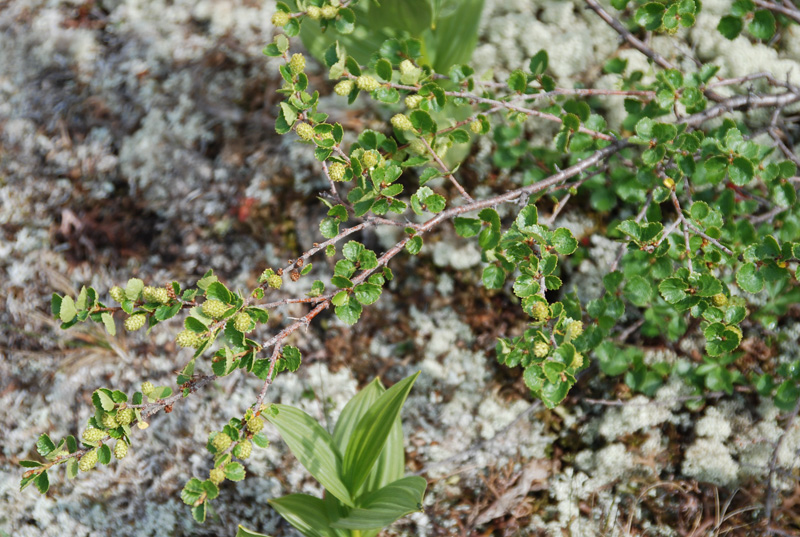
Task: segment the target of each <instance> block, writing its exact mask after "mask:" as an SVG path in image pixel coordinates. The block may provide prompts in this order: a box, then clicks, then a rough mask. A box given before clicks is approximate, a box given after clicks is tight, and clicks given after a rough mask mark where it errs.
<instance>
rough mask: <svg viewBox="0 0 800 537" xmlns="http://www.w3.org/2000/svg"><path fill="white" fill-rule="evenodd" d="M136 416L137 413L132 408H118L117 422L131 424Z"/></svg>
mask: <svg viewBox="0 0 800 537" xmlns="http://www.w3.org/2000/svg"><path fill="white" fill-rule="evenodd" d="M135 417H136V413H135V412H134V411H133V409H132V408H123V409H121V410H117V423H119V424H120V425H130V424H131V423H132V422H133V419H134V418H135Z"/></svg>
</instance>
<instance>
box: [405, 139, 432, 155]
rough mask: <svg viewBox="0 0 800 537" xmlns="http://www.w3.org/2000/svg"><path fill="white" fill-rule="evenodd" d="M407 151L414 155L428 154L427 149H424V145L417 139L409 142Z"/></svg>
mask: <svg viewBox="0 0 800 537" xmlns="http://www.w3.org/2000/svg"><path fill="white" fill-rule="evenodd" d="M408 149H409V151H411V152H412V153H414V154H416V155H424V154H425V153H427V152H428V148H427V147H425V143H424V142H423V141H422V140H420V139H419V138H415V139H413V140H411V142H409V144H408Z"/></svg>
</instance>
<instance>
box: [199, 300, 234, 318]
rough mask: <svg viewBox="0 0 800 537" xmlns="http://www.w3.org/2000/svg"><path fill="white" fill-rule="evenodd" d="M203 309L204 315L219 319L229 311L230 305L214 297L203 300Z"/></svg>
mask: <svg viewBox="0 0 800 537" xmlns="http://www.w3.org/2000/svg"><path fill="white" fill-rule="evenodd" d="M202 310H203V314H204V315H206V316H208V317H211V318H212V319H219V318H220V317H222V316H223V315H225V312H226V311H228V305H227V304H225V303H224V302H223V301H221V300H217V299H216V298H212V299H209V300H206V301H205V302H203V306H202Z"/></svg>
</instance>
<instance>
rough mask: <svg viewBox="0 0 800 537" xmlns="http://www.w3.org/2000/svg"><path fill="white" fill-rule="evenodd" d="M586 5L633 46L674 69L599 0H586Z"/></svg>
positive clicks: (660, 63)
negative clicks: (604, 7) (598, 0)
mask: <svg viewBox="0 0 800 537" xmlns="http://www.w3.org/2000/svg"><path fill="white" fill-rule="evenodd" d="M585 2H586V5H588V6H589V8H590V9H591V10H592V11H594V12H595V13H597V15H598V16H599V17H600V18H601V19H603V20H604V21H605V22H606V24H608V25H609V26H611V27H612V28H613V29H614V31H616V32H617V33H618V34H619V35H620V37H622V39H624V40H625V41H627V42H628V43H629V44H630V45H631V46H632V47H633V48H635V49H636V50H638V51H639V52H641V53H642V54H644V55H645V56H647V57H648V58H650V59H651V60H653V61H654V62H655V63H657V64H658V65H659V66H661V67H663V68H664V69H674V68H675V66H674V65H672V64H671V63H670V62H669V61H668V60H667V59H666V58H664V57H663V56H662V55H661V54H659V53H658V52H656V51H655V50H653V49H651V48H650V47H648V46H647V45H645V44H644V43H643V42H642V41H641V40H640V39H639V38H638V37H636V36H635V35H633V34H632V33H631V32H630V31H628V29H627V28H625V27H624V26H623V25H622V23H621V22H619V21H618V20H617V19H615V18H614V17H612V16H611V14H609V13H608V11H606V10H605V9H603V7H602V6H601V5H600V4H599V3H598V2H597V0H585Z"/></svg>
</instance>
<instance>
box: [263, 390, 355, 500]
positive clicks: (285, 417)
mask: <svg viewBox="0 0 800 537" xmlns="http://www.w3.org/2000/svg"><path fill="white" fill-rule="evenodd" d="M273 408H275V409H277V410H278V413H277V414H276V415H273V414H272V413H271V412H265V413H264V414H265V417H266V419H267V421H269V422H270V423H272V424H273V425H274V426H275V427H277V428H278V432H279V433H280V435H281V438H283V440H284V441H285V442H286V445H288V446H289V449H290V450H291V451H292V454H294V456H295V457H297V460H299V461H300V464H302V465H303V466H304V467H305V469H306V470H308V471H309V473H311V475H312V476H314V478H315V479H316V480H317V481H319V483H320V484H321V485H322V486H323V487H325V490H327V491H328V492H329V493H331V494H333V495H334V496H336V497H337V498H338V499H339V500H341V502H342V503H344V504H345V505H348V506H350V507H353V500H352V499H351V496H350V492H349V491H348V489H347V487H346V486H345V484H344V483H343V482H342V480H341V478H340V477H339V476H341V475H342V457H341V455H340V453H339V450H337V449H336V446H335V445H334V443H333V438H331V435H330V434H328V431H326V430H325V429H323V428H322V427H321V426H320V424H319V423H317V421H316V420H315V419H314V418H312V417H311V416H309V415H308V414H306V413H305V412H303V411H302V410H300V409H297V408H294V407H291V406H286V405H277V404H276V405H273ZM320 501H322V500H320Z"/></svg>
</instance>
